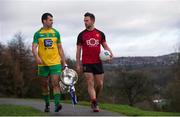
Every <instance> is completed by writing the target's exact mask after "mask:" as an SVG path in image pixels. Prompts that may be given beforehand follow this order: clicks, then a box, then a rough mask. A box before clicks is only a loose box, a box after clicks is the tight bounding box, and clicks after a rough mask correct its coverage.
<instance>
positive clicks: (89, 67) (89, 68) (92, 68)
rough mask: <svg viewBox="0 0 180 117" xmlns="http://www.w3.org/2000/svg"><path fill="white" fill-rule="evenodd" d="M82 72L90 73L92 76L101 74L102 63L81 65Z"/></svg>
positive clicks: (102, 71)
mask: <svg viewBox="0 0 180 117" xmlns="http://www.w3.org/2000/svg"><path fill="white" fill-rule="evenodd" d="M83 72H90V73H93V74H103V73H104V69H103V65H102V63H95V64H83Z"/></svg>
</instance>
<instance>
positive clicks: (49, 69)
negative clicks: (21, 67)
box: [38, 64, 62, 77]
mask: <svg viewBox="0 0 180 117" xmlns="http://www.w3.org/2000/svg"><path fill="white" fill-rule="evenodd" d="M61 70H62V66H61V65H60V64H58V65H53V66H38V76H42V77H47V76H49V75H61V72H62V71H61Z"/></svg>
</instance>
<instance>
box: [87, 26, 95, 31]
mask: <svg viewBox="0 0 180 117" xmlns="http://www.w3.org/2000/svg"><path fill="white" fill-rule="evenodd" d="M86 29H87V30H88V31H92V30H94V26H91V27H90V28H86Z"/></svg>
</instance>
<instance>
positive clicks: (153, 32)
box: [0, 0, 180, 58]
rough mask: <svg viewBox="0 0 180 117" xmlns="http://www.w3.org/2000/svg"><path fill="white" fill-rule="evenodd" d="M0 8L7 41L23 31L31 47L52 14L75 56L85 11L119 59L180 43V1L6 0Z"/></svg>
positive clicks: (1, 32) (1, 38)
mask: <svg viewBox="0 0 180 117" xmlns="http://www.w3.org/2000/svg"><path fill="white" fill-rule="evenodd" d="M0 8H1V9H0V42H1V43H6V42H7V41H8V40H10V39H12V38H13V35H14V34H15V33H17V32H19V31H21V32H22V33H23V35H24V37H25V38H26V40H25V42H27V44H29V45H30V44H31V42H32V40H33V34H34V33H35V32H36V31H37V30H38V29H39V28H41V26H42V24H41V21H40V18H41V15H42V14H43V13H44V12H50V13H52V14H53V16H54V25H53V26H54V28H56V29H57V30H58V31H59V32H60V34H61V38H62V42H63V47H64V50H65V52H66V55H67V56H70V57H72V58H75V49H76V40H77V36H78V34H79V33H80V32H81V31H82V30H84V24H83V15H84V13H85V12H92V13H94V14H95V16H96V23H95V26H96V28H98V29H99V30H101V31H103V32H104V33H105V35H106V40H107V43H108V44H109V46H110V47H111V49H112V51H113V53H114V55H115V56H116V57H117V56H157V55H163V54H168V53H171V52H175V51H176V48H177V43H178V42H179V40H180V0H119V1H118V0H64V1H62V0H1V1H0Z"/></svg>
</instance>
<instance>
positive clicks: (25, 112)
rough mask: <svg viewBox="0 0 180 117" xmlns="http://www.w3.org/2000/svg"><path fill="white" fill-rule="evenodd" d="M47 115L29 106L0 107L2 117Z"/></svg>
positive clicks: (4, 105) (6, 105)
mask: <svg viewBox="0 0 180 117" xmlns="http://www.w3.org/2000/svg"><path fill="white" fill-rule="evenodd" d="M43 115H46V113H43V112H41V111H40V110H37V109H34V108H32V107H29V106H18V105H10V104H3V105H0V116H43Z"/></svg>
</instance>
